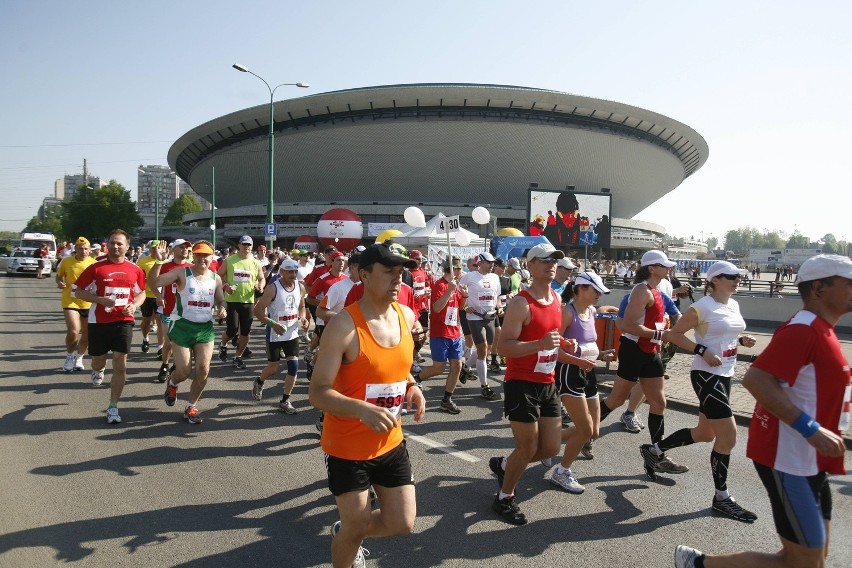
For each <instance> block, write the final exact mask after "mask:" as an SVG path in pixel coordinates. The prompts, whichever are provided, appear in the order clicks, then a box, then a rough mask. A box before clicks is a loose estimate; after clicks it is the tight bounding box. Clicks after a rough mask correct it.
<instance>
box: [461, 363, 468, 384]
mask: <svg viewBox="0 0 852 568" xmlns="http://www.w3.org/2000/svg"><path fill="white" fill-rule="evenodd" d="M468 373H470V367H468V366H467V365H466V364H465V363H462V370H461V373H459V382H460V383H461V384H463V385H466V384H467V378H468Z"/></svg>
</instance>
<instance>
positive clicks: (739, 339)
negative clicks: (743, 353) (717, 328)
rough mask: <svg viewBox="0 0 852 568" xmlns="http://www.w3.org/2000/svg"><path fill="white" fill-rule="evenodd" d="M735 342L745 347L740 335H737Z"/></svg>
mask: <svg viewBox="0 0 852 568" xmlns="http://www.w3.org/2000/svg"><path fill="white" fill-rule="evenodd" d="M737 343H739V344H740V345H742V346H743V347H745V342H744V341H743V338H742V337H738V338H737Z"/></svg>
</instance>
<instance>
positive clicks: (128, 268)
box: [74, 258, 145, 323]
mask: <svg viewBox="0 0 852 568" xmlns="http://www.w3.org/2000/svg"><path fill="white" fill-rule="evenodd" d="M74 284H75V286H77V288H82V289H84V290H88V291H89V292H91V293H93V294H96V295H98V296H100V297H101V298H105V297H107V296H110V297H112V298H115V307H113V308H112V309H110V311H106V308H105V307H104V306H102V305H100V304H92V307H91V309H89V323H115V322H122V321H129V322H132V321H133V319H134V318H133V316H132V315H125V314H123V313H121V312H122V309H123V307H124V306H126V305H127V304H129V303H131V302H133V300H134V299H135V298H136V296H137V295H138V294H144V293H145V272H144V271H143V270H142V269H141V268H139V267H138V266H136V265H135V264H133V263H132V262H130V261H129V260H123V261H122V262H112V261H110V260H109V258H105V259H104V260H101V261H98V262H96V263H94V264H92V265H90V266H89V267H88V268H86V270H84V271H83V274H81V275H80V277H79V278H77V281H76V282H75V283H74Z"/></svg>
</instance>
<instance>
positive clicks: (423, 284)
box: [409, 249, 433, 370]
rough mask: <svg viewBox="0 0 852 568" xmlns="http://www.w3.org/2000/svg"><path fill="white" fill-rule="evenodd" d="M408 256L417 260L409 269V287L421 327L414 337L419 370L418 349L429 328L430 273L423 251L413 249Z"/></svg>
mask: <svg viewBox="0 0 852 568" xmlns="http://www.w3.org/2000/svg"><path fill="white" fill-rule="evenodd" d="M409 258H411V259H412V260H415V261H417V263H418V264H417V266H416V267H415V268H413V269H411V281H412V285H411V288H412V290H414V305H415V310H414V315H416V316H417V319H418V321H419V322H420V327H421V328H423V334H422V335H421V337H419V338H417V337H415V338H414V364H415V367H414V369H415V370H419V364H420V363H423V362H424V361H425V359H424V358H423V357H421V356H420V350H421V349H422V348H423V345H424V344H425V343H426V331H427V330H428V329H429V296H430V294H431V293H432V281H433V280H432V275H431V274H429V272H428V271H427V270H426V266H427V264H426V263H428V262H429V259H428V258H426V257H425V256H423V253H422V252H420V251H419V250H417V249H414V250H412V251H411V253H410V254H409Z"/></svg>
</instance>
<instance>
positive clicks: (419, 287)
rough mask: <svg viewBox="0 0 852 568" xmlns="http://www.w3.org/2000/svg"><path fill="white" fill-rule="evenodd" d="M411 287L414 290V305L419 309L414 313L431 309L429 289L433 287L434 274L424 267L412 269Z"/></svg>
mask: <svg viewBox="0 0 852 568" xmlns="http://www.w3.org/2000/svg"><path fill="white" fill-rule="evenodd" d="M411 280H412V285H411V288H412V289H413V290H414V305H415V306H417V309H416V310H414V313H417V312H420V311H424V310H428V309H429V295H428V294H427V293H426V290H427V289H431V287H432V275H431V274H429V273H428V272H426V271H425V270H423V269H422V268H415V269H414V270H412V271H411Z"/></svg>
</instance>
